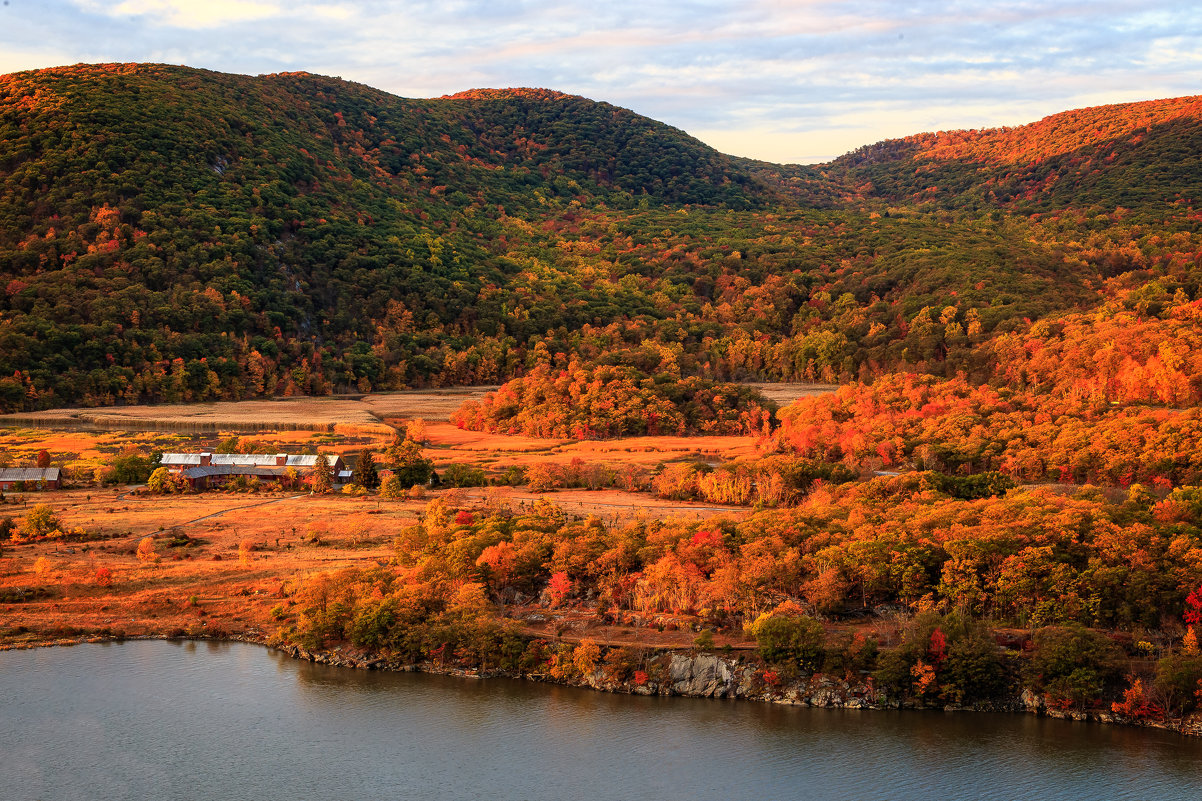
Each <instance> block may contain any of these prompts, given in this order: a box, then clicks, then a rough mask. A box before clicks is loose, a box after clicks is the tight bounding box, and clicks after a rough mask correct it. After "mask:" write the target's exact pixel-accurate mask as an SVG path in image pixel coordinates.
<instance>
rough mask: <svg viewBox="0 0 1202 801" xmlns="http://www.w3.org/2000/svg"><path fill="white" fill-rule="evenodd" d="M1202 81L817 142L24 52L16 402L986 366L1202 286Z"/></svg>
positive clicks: (12, 78)
mask: <svg viewBox="0 0 1202 801" xmlns="http://www.w3.org/2000/svg"><path fill="white" fill-rule="evenodd" d="M1198 110H1199V103H1198V99H1197V98H1182V99H1177V100H1166V101H1154V102H1150V103H1142V104H1133V105H1130V106H1122V107H1106V108H1099V109H1086V110H1082V111H1077V112H1067V113H1066V114H1063V115H1057V116H1055V117H1051V118H1048V119H1046V120H1043V121H1040V122H1037V123H1034V124H1033V125H1031V126H1024V127H1022V128H1016V129H1006V130H995V131H977V132H954V133H940V134H922V135H917V136H914V137H909V138H907V139H904V140H896V141H892V142H884V143H879V144H877V145H873V146H870V147H867V148H861V149H860V150H858V151H854V152H853V153H851V154H849V155H848V156H845V157H843V158H841V159H838V160H836V161H835V162H833V163H831V164H827V165H815V166H812V167H802V166H795V165H794V166H781V165H772V164H766V163H762V162H754V161H750V160H747V159H738V158H733V157H729V156H726V155H723V154H721V153H719V152H717V151H715V150H713V149H712V148H709V147H707V146H706V145H704V144H703V143H701V142H699V141H697V140H696V139H693V138H692V137H690V136H688V135H687V134H686V133H684V132H682V131H679V130H677V129H674V128H672V127H670V126H667V125H664V124H662V123H659V122H656V121H654V120H651V119H648V118H646V117H643V116H640V115H638V114H635V113H634V112H631V111H629V110H626V109H622V108H618V107H616V106H613V105H610V104H608V103H600V102H595V101H592V100H588V99H586V98H582V97H578V96H572V95H567V94H563V93H559V92H554V91H551V90H545V89H501V90H494V89H477V90H471V91H467V92H462V93H459V94H455V95H450V96H447V97H444V98H436V99H427V100H417V99H406V98H399V97H396V96H393V95H390V94H387V93H385V92H381V91H379V90H376V89H372V88H370V87H367V86H363V85H360V84H354V83H350V82H346V81H341V80H338V79H334V78H327V77H322V76H317V75H311V74H308V73H289V74H276V75H264V76H258V77H248V76H240V75H226V74H222V73H215V72H209V71H204V70H196V69H190V68H185V67H169V66H164V65H153V64H146V65H139V64H130V65H78V66H74V67H65V68H59V69H51V70H40V71H34V72H25V73H18V74H14V75H9V76H5V77H3V78H0V289H2V290H3V291H0V376H4V377H3V378H0V409H2V410H6V411H11V410H32V409H36V408H46V407H54V406H62V405H66V404H78V403H82V404H85V405H111V404H118V403H135V402H152V403H153V402H180V401H203V400H214V399H227V400H229V399H238V398H245V397H259V396H270V395H277V394H295V393H304V394H325V393H328V392H331V391H338V390H344V391H345V390H351V391H369V390H379V389H395V388H402V387H411V386H443V385H457V384H474V383H501V382H503V381H505V380H508V379H510V378H513V377H516V376H519V375H522V374H525V373H526V372H527V371H529V370H531V369H533V368H534V367H536V366H538V365H540V364H545V365H549V366H553V367H557V368H560V369H564V368H566V367H568V365H569V362H570V361H571V360H572V359H573V358H577V359H580V360H583V361H585V362H601V363H614V364H623V365H626V366H629V367H633V368H637V369H639V370H642V371H644V372H647V373H660V374H667V375H675V376H687V375H696V376H699V377H703V378H712V379H721V380H726V379H758V380H801V381H806V380H827V381H831V380H848V379H853V378H860V377H862V378H871V377H872V376H875V375H878V374H881V373H883V372H888V371H891V370H896V369H909V370H918V371H922V372H928V373H932V374H935V375H951V374H954V373H956V372H963V373H967V374H969V375H971V376H975V377H978V378H981V379H987V378H989V377H990V375H991V368H990V366H989V364H990V360H991V359H992V358H993V350H992V347H993V346H992V343H993V341H994V340H995V338H996V337H998V336H1002V335H1011V334H1015V333H1022V332H1023V331H1026V330H1027V329H1028V328H1029V327H1030V326H1032V325H1034V324H1035V323H1037V322H1038V321H1040V320H1042V319H1055V318H1059V317H1060V316H1062V315H1065V314H1087V313H1091V312H1092V310H1094V309H1098V308H1102V307H1104V306H1106V305H1107V304H1111V305H1113V304H1116V303H1117V304H1118V308H1127V307H1129V306H1130V307H1132V308H1134V306H1136V305H1138V304H1139V303H1140V302H1144V303H1145V306H1146V304H1147V302H1152V303H1153V304H1154V305H1155V307H1156V308H1157V309H1158V313H1161V312H1163V313H1164V314H1168V313H1169V312H1170V311H1171V309H1172V308H1173V307H1174V305H1175V304H1176V305H1179V304H1180V302H1184V301H1192V300H1193V299H1194V293H1195V292H1196V289H1197V284H1198V281H1197V277H1196V275H1195V273H1196V269H1195V266H1194V264H1195V260H1196V257H1197V254H1198V253H1199V252H1202V248H1199V247H1198V242H1197V223H1198V217H1197V215H1196V213H1195V212H1194V211H1193V201H1194V198H1195V197H1196V196H1197V194H1198V189H1199V187H1198V185H1197V182H1198V181H1199V180H1202V179H1199V178H1198V176H1199V175H1202V170H1200V169H1198V168H1197V167H1198V164H1197V160H1198V158H1199V153H1200V152H1202V146H1200V131H1199V113H1198ZM1179 289H1180V290H1182V291H1183V292H1184V295H1183V297H1179V298H1177V300H1176V301H1175V302H1174V301H1173V300H1172V299H1173V298H1174V297H1175V293H1176V292H1177V290H1179ZM1145 295H1147V296H1149V297H1151V298H1152V301H1147V300H1146V299H1145V300H1142V301H1141V298H1143V297H1144V296H1145ZM1137 296H1138V297H1137Z"/></svg>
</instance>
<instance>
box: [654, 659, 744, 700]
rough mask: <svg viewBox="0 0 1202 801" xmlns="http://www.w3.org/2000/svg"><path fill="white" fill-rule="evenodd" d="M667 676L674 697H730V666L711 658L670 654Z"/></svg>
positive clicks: (731, 672)
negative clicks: (669, 679) (670, 679)
mask: <svg viewBox="0 0 1202 801" xmlns="http://www.w3.org/2000/svg"><path fill="white" fill-rule="evenodd" d="M668 673H669V675H670V676H671V677H672V685H671V689H672V693H673V694H674V695H689V696H695V697H700V698H725V697H727V696H728V695H733V694H734V693H733V690H734V689H735V683H734V678H735V671H734V666H733V665H731V664H730V663H729V662H728V661H726V660H725V659H721V658H719V657H717V656H713V655H712V654H700V655H698V656H687V655H685V654H672V662H671V664H670V665H669V667H668Z"/></svg>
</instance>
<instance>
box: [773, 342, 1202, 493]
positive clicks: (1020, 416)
mask: <svg viewBox="0 0 1202 801" xmlns="http://www.w3.org/2000/svg"><path fill="white" fill-rule="evenodd" d="M1020 364H1021V362H1020ZM1191 381H1192V377H1191ZM1191 381H1186V382H1185V383H1184V384H1181V385H1178V390H1177V391H1178V393H1179V394H1180V397H1185V395H1187V394H1188V393H1189V392H1190V391H1191V390H1190V386H1191ZM1137 391H1138V392H1139V394H1141V395H1144V396H1146V394H1147V393H1148V392H1149V391H1150V390H1148V389H1147V388H1146V387H1142V388H1139V389H1138V390H1137ZM1116 403H1117V402H1116ZM780 416H781V427H780V429H779V431H778V432H777V435H776V436H777V442H778V447H780V448H781V449H782V450H784V451H787V452H790V453H796V454H798V455H800V456H802V457H805V458H808V459H816V460H819V461H824V462H829V463H839V464H842V465H845V466H847V467H850V468H852V469H855V470H864V471H866V470H876V469H882V468H884V469H891V468H893V469H896V468H913V469H918V470H937V471H940V472H943V473H950V474H974V473H981V472H986V471H999V472H1001V473H1004V474H1005V475H1007V476H1009V477H1011V478H1013V479H1014V480H1017V481H1024V482H1067V483H1075V484H1086V483H1093V484H1105V485H1119V486H1126V485H1129V484H1131V483H1133V482H1142V483H1147V484H1152V485H1154V486H1156V487H1164V488H1168V487H1174V486H1180V485H1185V484H1197V483H1199V482H1202V411H1200V410H1199V409H1198V408H1197V407H1193V408H1188V409H1165V408H1158V407H1154V406H1146V405H1138V404H1134V405H1121V404H1120V405H1112V404H1111V403H1109V402H1105V401H1103V400H1101V399H1095V398H1093V397H1091V396H1090V393H1089V392H1087V391H1086V390H1084V389H1082V391H1081V392H1080V393H1072V392H1070V393H1068V395H1067V396H1059V395H1056V394H1051V395H1049V394H1045V393H1044V392H1043V391H1040V390H1036V389H1032V390H1023V391H1015V390H1012V389H1008V388H1005V387H1001V388H996V387H992V386H990V385H977V384H973V383H970V382H968V381H966V380H965V379H963V378H955V379H951V380H946V381H945V380H940V379H937V378H934V377H932V376H919V375H913V374H904V375H892V376H886V377H884V378H880V379H878V380H877V381H875V382H874V383H872V384H870V385H865V384H853V385H848V386H846V387H843V388H841V389H840V390H839V391H838V392H836V393H834V394H832V395H826V396H822V397H817V398H808V399H803V400H801V401H799V402H797V403H795V404H793V405H791V406H789V407H787V408H786V409H784V410H782V412H781V415H780Z"/></svg>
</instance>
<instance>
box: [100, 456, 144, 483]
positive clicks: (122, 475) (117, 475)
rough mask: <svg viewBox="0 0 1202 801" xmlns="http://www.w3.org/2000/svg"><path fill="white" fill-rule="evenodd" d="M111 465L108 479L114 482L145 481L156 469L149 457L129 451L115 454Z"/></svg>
mask: <svg viewBox="0 0 1202 801" xmlns="http://www.w3.org/2000/svg"><path fill="white" fill-rule="evenodd" d="M111 467H112V468H113V469H112V472H111V473H110V474H109V475H108V481H109V482H111V483H113V484H142V483H145V481H146V480H147V479H148V478H150V474H151V472H152V471H153V469H154V468H153V465H152V464H151V461H150V459H149V458H147V457H145V456H143V455H142V454H140V453H129V452H126V453H122V454H120V455H119V456H114V457H113V461H112V465H111Z"/></svg>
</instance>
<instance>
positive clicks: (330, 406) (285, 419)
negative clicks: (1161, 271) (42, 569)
mask: <svg viewBox="0 0 1202 801" xmlns="http://www.w3.org/2000/svg"><path fill="white" fill-rule="evenodd" d="M492 389H496V387H463V388H454V389H434V390H420V391H412V392H389V393H382V394H376V395H355V396H347V397H343V396H337V397H326V398H310V397H294V398H278V399H275V400H248V401H236V402H221V403H192V404H184V405H180V406H114V407H109V408H104V409H83V408H76V409H51V410H47V411H44V412H26V413H22V414H8V415H0V427H6V426H12V427H18V426H20V427H31V428H32V427H37V428H56V429H85V430H98V431H175V432H183V433H214V432H218V431H221V432H234V433H252V432H259V431H289V430H294V431H327V432H335V433H343V434H374V435H380V434H391V431H390V430H389V429H388V428H387V426H385V425H384V424H383V423H382V420H383V418H385V417H397V418H407V419H412V418H417V417H421V418H424V419H427V420H449V419H450V417H451V413H452V412H453V411H455V410H456V409H458V408H459V407H460V405H462V404H463V402H464V401H465V400H467V399H469V398H480V397H483V395H484V394H485V393H486V392H488V391H489V390H492Z"/></svg>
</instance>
